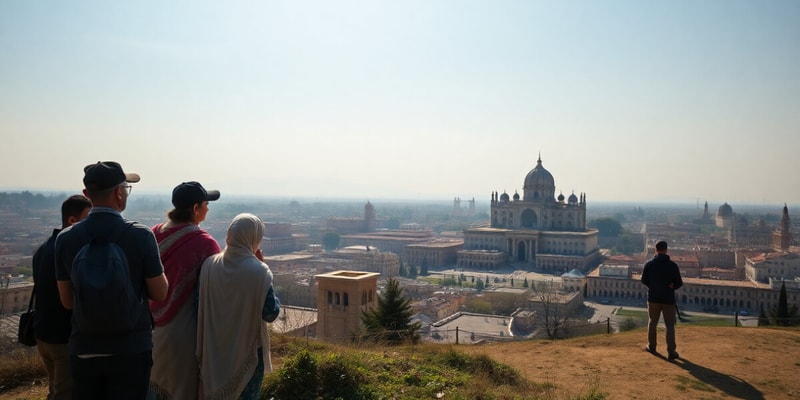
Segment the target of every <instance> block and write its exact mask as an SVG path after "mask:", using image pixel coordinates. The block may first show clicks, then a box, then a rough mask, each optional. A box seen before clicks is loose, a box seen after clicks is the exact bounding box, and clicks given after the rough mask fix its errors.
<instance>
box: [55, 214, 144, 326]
mask: <svg viewBox="0 0 800 400" xmlns="http://www.w3.org/2000/svg"><path fill="white" fill-rule="evenodd" d="M131 226H133V222H129V223H126V224H124V225H121V226H120V227H119V228H117V229H116V230H115V231H114V232H113V233H112V234H111V236H110V237H98V236H95V235H92V234H91V232H90V240H89V242H88V243H86V244H84V245H83V247H81V249H80V251H78V254H77V255H76V256H75V259H74V260H73V262H72V269H71V271H70V279H71V280H72V288H73V295H74V299H75V301H74V305H73V310H72V315H73V318H74V320H75V322H76V323H77V328H78V332H81V333H87V334H111V333H117V332H127V331H131V330H133V329H134V328H135V327H136V326H137V324H138V322H139V318H140V316H141V314H142V310H143V309H144V305H143V303H144V299H143V298H142V296H141V293H138V294H137V293H136V291H135V290H134V289H133V285H132V284H131V278H130V268H129V267H128V257H127V256H126V255H125V252H124V251H123V250H122V248H121V247H119V245H117V243H116V242H117V241H118V240H119V238H120V237H121V235H122V234H123V233H125V232H126V231H127V230H128V229H129V228H130V227H131Z"/></svg>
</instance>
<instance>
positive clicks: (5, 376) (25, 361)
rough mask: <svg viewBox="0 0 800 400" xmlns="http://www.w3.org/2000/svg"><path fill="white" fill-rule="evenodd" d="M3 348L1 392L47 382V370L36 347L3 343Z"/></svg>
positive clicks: (0, 376)
mask: <svg viewBox="0 0 800 400" xmlns="http://www.w3.org/2000/svg"><path fill="white" fill-rule="evenodd" d="M2 349H3V351H2V355H1V356H0V393H3V392H5V391H8V390H11V389H16V388H21V387H22V388H25V387H31V386H40V385H42V384H43V383H45V384H46V381H47V372H46V371H45V370H44V365H43V364H42V360H41V359H40V358H39V352H38V351H37V350H36V348H35V347H22V346H21V345H16V344H12V343H3V345H2Z"/></svg>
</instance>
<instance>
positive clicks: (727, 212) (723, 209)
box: [717, 203, 733, 218]
mask: <svg viewBox="0 0 800 400" xmlns="http://www.w3.org/2000/svg"><path fill="white" fill-rule="evenodd" d="M717 216H718V217H725V218H729V217H732V216H733V207H731V206H730V205H728V203H725V204H723V205H721V206H719V210H717Z"/></svg>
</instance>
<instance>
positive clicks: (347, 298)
mask: <svg viewBox="0 0 800 400" xmlns="http://www.w3.org/2000/svg"><path fill="white" fill-rule="evenodd" d="M343 300H344V305H346V306H349V305H350V296H348V295H347V292H344V299H343Z"/></svg>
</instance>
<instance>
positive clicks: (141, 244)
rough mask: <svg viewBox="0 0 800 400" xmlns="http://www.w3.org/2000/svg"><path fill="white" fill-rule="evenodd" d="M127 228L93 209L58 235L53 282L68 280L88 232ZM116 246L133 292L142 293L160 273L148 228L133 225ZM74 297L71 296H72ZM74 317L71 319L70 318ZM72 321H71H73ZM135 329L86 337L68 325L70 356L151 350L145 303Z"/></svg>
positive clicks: (112, 214)
mask: <svg viewBox="0 0 800 400" xmlns="http://www.w3.org/2000/svg"><path fill="white" fill-rule="evenodd" d="M125 224H127V221H126V220H124V219H123V218H122V216H121V215H120V214H119V213H118V212H107V211H101V210H98V209H97V208H94V209H92V211H91V212H89V216H88V217H86V219H84V220H83V221H81V222H78V223H76V224H75V225H72V226H70V227H69V228H66V229H64V230H63V231H61V233H59V234H58V237H57V238H56V246H55V257H56V259H55V270H56V280H59V281H69V280H71V276H70V269H71V268H72V262H73V260H74V259H75V256H76V255H77V254H78V251H79V250H80V249H81V247H82V246H83V245H84V244H85V243H88V242H89V240H90V238H91V237H90V235H89V230H90V229H91V230H93V231H94V230H97V231H99V232H102V233H103V236H106V237H110V236H111V234H112V233H113V232H114V231H115V230H116V229H117V228H118V227H119V226H120V225H125ZM117 244H118V245H119V246H120V247H121V248H122V250H123V251H124V252H125V255H126V256H127V258H128V267H129V268H130V271H129V273H130V277H131V283H132V285H133V289H134V291H135V292H137V293H146V286H145V285H146V284H145V280H146V279H148V278H155V277H157V276H159V275H161V274H162V273H163V272H164V267H163V266H162V265H161V256H160V254H159V252H158V243H156V238H155V236H154V235H153V231H151V230H150V228H148V227H146V226H144V225H142V224H139V223H135V224H133V226H132V227H131V228H130V229H128V230H127V231H125V234H124V235H123V237H121V238H120V240H119V241H118V242H117ZM73 295H74V293H73ZM73 316H74V315H73ZM73 319H74V318H73ZM136 322H137V328H135V329H134V330H132V331H128V332H120V333H116V334H107V335H90V334H85V333H83V332H81V331H80V327H78V326H76V322H75V321H72V334H71V335H70V340H69V353H70V355H82V354H138V353H142V352H145V351H150V350H152V348H153V340H152V329H153V325H152V317H151V316H150V308H149V306H148V302H147V301H144V302H143V303H142V313H141V316H140V318H139V319H138V320H137V321H136Z"/></svg>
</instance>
